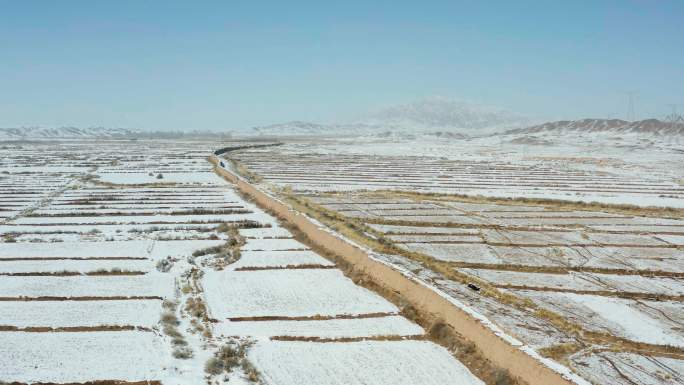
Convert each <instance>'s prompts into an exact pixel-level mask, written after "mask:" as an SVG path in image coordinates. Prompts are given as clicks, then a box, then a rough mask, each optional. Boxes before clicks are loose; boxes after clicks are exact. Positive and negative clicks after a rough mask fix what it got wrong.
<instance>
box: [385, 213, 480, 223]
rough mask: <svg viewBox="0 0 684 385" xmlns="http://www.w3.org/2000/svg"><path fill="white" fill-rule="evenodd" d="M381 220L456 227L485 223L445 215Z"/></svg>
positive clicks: (478, 219)
mask: <svg viewBox="0 0 684 385" xmlns="http://www.w3.org/2000/svg"><path fill="white" fill-rule="evenodd" d="M382 219H384V220H387V221H400V222H425V223H444V224H447V223H452V224H457V225H477V224H482V223H486V222H485V220H484V219H482V218H476V217H469V216H467V215H446V216H428V215H421V216H402V215H390V216H386V217H382Z"/></svg>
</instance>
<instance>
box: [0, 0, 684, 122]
mask: <svg viewBox="0 0 684 385" xmlns="http://www.w3.org/2000/svg"><path fill="white" fill-rule="evenodd" d="M682 16H684V4H682V3H680V2H676V1H658V2H647V1H600V2H588V1H587V2H585V1H580V2H573V3H562V4H548V3H545V2H541V1H524V2H516V3H515V4H513V3H509V2H488V3H486V4H479V3H478V4H471V3H465V2H441V1H440V2H430V3H429V4H413V3H409V2H392V3H383V4H379V3H378V4H375V5H369V4H367V3H365V2H347V3H345V4H321V3H316V2H298V3H287V4H282V3H270V2H262V3H259V4H248V3H239V4H236V3H233V2H231V3H223V2H216V3H202V5H201V6H192V5H189V4H186V3H182V2H132V1H122V2H116V3H92V2H81V1H69V2H60V3H51V2H38V1H26V2H6V3H5V4H4V7H3V12H2V14H0V36H2V38H0V50H2V52H3V60H2V61H0V86H1V87H2V90H3V91H4V92H2V93H0V95H1V96H0V127H19V126H43V127H55V126H77V127H93V126H105V127H126V128H139V129H147V130H165V129H168V130H179V129H189V130H208V131H230V130H233V131H234V130H238V129H247V128H249V127H253V126H260V125H268V124H273V123H281V122H286V121H292V120H304V121H313V122H320V123H330V122H346V121H350V120H353V119H354V118H355V117H357V116H359V115H360V114H364V113H366V112H367V111H373V110H377V109H380V108H382V107H386V106H392V105H396V104H402V103H410V102H412V101H415V100H421V99H424V98H426V97H432V96H435V95H439V96H442V97H445V98H448V99H454V100H461V101H467V102H471V103H476V104H482V105H487V106H493V107H497V108H502V109H505V110H508V111H511V112H514V113H519V114H522V115H525V116H530V117H535V118H542V119H547V120H555V119H580V118H620V119H626V118H629V108H628V96H627V92H633V93H634V94H635V96H634V105H635V107H634V112H635V116H634V117H635V118H636V119H644V118H662V117H664V116H665V115H666V114H668V113H669V112H670V107H669V106H668V104H670V103H684V98H683V97H682V89H684V80H683V79H684V76H682V75H684V52H683V51H682V50H681V42H680V41H679V40H680V38H681V36H682V35H683V33H682V32H684V27H682V23H681V19H682ZM681 109H684V106H682V107H680V110H681Z"/></svg>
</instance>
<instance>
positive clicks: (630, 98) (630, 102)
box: [623, 91, 636, 122]
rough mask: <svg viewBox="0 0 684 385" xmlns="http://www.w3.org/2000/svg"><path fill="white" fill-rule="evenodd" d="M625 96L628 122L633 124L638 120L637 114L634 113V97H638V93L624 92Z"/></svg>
mask: <svg viewBox="0 0 684 385" xmlns="http://www.w3.org/2000/svg"><path fill="white" fill-rule="evenodd" d="M623 94H625V95H627V120H629V121H630V122H633V121H635V120H636V113H635V112H634V96H636V92H634V91H628V92H623Z"/></svg>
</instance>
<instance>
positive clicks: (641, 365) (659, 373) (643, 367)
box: [571, 352, 684, 385]
mask: <svg viewBox="0 0 684 385" xmlns="http://www.w3.org/2000/svg"><path fill="white" fill-rule="evenodd" d="M571 360H572V363H573V366H574V367H575V368H576V370H577V372H578V373H579V374H580V375H581V376H583V377H584V378H586V379H587V380H589V381H591V382H592V383H595V384H611V385H634V384H639V385H642V384H643V385H678V384H684V360H678V359H675V358H667V357H656V356H648V355H640V354H633V353H613V352H601V353H596V354H589V355H582V354H579V355H575V356H572V357H571Z"/></svg>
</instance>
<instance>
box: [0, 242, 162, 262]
mask: <svg viewBox="0 0 684 385" xmlns="http://www.w3.org/2000/svg"><path fill="white" fill-rule="evenodd" d="M149 246H151V243H150V242H149V241H111V242H56V243H0V259H9V258H120V257H133V258H146V257H147V254H148V251H147V248H148V247H149Z"/></svg>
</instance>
